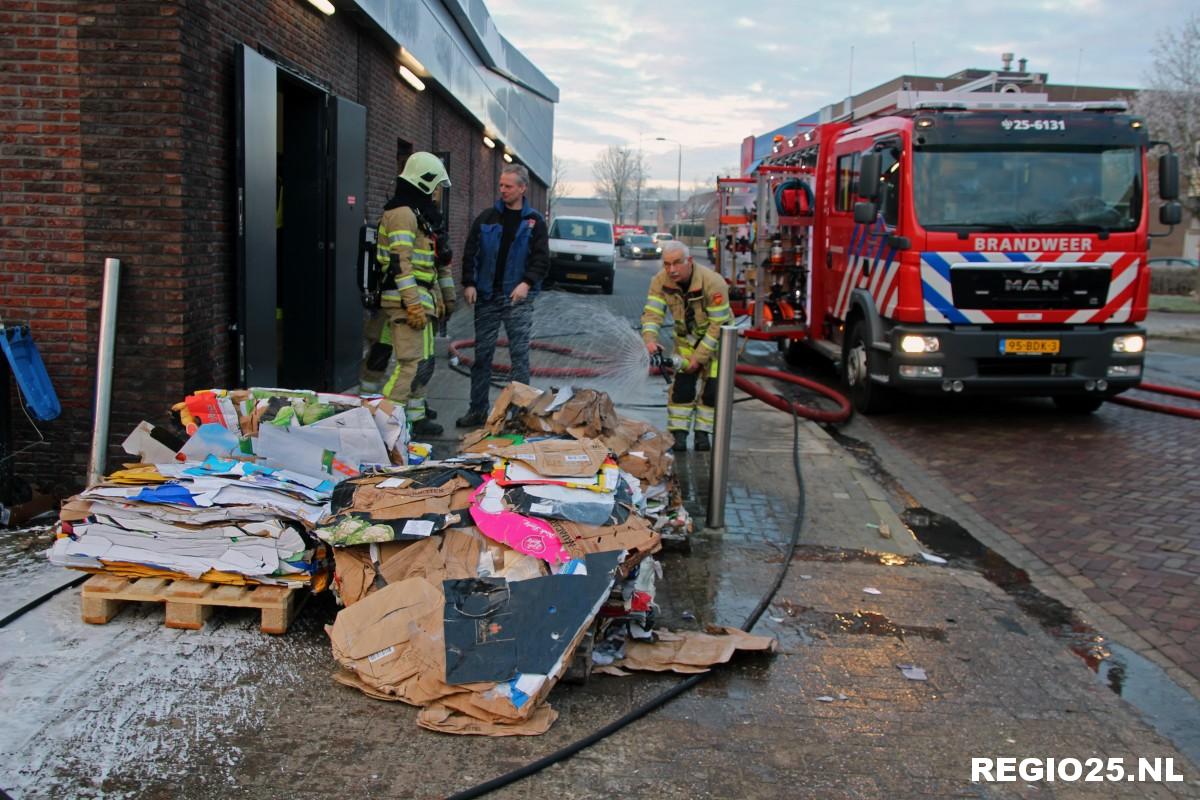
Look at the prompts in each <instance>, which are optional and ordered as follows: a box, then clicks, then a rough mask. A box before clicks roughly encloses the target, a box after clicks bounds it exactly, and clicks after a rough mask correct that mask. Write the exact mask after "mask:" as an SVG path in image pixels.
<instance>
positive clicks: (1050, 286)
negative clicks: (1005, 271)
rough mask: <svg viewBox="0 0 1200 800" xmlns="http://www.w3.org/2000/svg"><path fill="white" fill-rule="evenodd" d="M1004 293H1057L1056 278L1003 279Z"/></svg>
mask: <svg viewBox="0 0 1200 800" xmlns="http://www.w3.org/2000/svg"><path fill="white" fill-rule="evenodd" d="M1004 291H1006V292H1057V291H1058V278H1026V279H1022V278H1017V279H1016V280H1009V279H1008V278H1005V279H1004Z"/></svg>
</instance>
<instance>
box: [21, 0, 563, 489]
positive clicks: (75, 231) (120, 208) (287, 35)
mask: <svg viewBox="0 0 1200 800" xmlns="http://www.w3.org/2000/svg"><path fill="white" fill-rule="evenodd" d="M0 42H2V43H0V71H2V73H3V79H2V80H0V106H2V107H4V108H5V112H6V113H5V114H4V115H3V117H2V118H0V188H2V189H3V201H2V203H0V216H2V220H0V222H2V223H3V229H4V230H3V233H2V234H0V237H2V238H0V247H2V248H3V263H0V287H3V292H2V294H3V300H0V314H3V317H4V319H5V320H6V321H8V322H10V323H11V322H14V321H22V320H26V319H28V320H31V321H32V323H33V330H34V335H35V337H36V338H37V341H38V344H39V347H40V348H41V351H42V354H43V356H44V358H45V360H46V363H47V369H48V371H49V372H50V375H51V377H52V379H53V381H54V383H55V388H56V390H57V392H58V394H59V396H60V399H61V400H62V402H63V406H64V413H63V416H62V417H61V418H60V419H59V420H56V421H54V422H52V423H47V424H45V425H44V426H43V428H44V430H45V432H46V435H47V437H48V438H49V439H50V441H51V446H49V447H41V448H36V449H33V450H30V451H28V452H27V453H24V454H22V455H21V456H20V457H19V460H18V461H17V469H16V472H17V473H18V474H20V475H22V476H24V477H27V478H30V479H34V480H35V481H36V482H38V483H42V484H58V485H59V486H60V487H63V488H66V487H72V486H74V485H77V484H78V483H79V482H80V481H82V478H83V475H84V472H85V469H86V463H87V457H88V453H87V449H88V443H89V442H90V437H91V422H92V420H91V404H92V393H93V391H94V381H95V375H94V373H95V366H94V365H95V362H96V345H95V339H96V336H97V328H98V322H99V303H100V283H101V281H100V279H101V274H102V270H103V263H104V259H105V258H106V257H114V258H119V259H120V260H121V264H122V281H121V287H120V303H119V315H118V343H117V348H116V354H115V371H114V375H113V401H112V418H111V422H110V431H111V434H112V435H111V442H112V443H113V447H112V448H111V449H110V457H111V458H110V463H113V464H115V463H119V457H120V454H119V452H118V450H119V449H118V448H117V447H116V446H115V444H116V443H118V442H120V441H121V440H122V439H123V438H124V437H125V435H126V434H127V433H128V432H129V430H131V429H132V428H133V427H134V426H135V425H136V424H137V422H138V421H139V420H141V419H148V420H150V421H152V422H156V423H161V422H166V421H168V419H169V408H170V406H171V405H172V404H173V403H175V402H178V401H179V400H180V399H182V397H183V395H184V394H186V393H187V392H188V391H191V390H193V389H197V388H204V387H210V386H230V385H233V382H234V381H235V379H236V368H237V363H236V354H235V350H234V338H233V335H232V332H231V330H230V325H231V324H232V323H233V322H234V321H235V316H236V302H235V292H236V288H237V287H236V285H235V282H236V265H235V263H234V247H235V240H234V233H235V232H234V223H235V220H234V213H235V208H234V192H235V188H234V187H235V176H234V174H233V164H234V148H235V131H234V129H233V126H234V105H235V98H236V94H235V92H234V59H235V48H236V45H237V44H239V43H245V44H246V45H248V46H249V47H251V48H254V49H257V50H258V51H259V52H263V53H265V54H271V55H273V57H276V58H277V59H278V60H280V61H281V62H283V63H285V64H289V65H291V66H293V67H294V68H296V69H298V70H300V71H302V72H304V73H306V74H307V75H309V76H311V77H313V78H314V79H315V80H316V81H318V82H319V83H322V84H323V85H325V86H327V87H328V88H329V90H330V91H332V92H334V93H335V94H338V95H340V96H342V97H345V98H347V99H350V100H353V101H355V102H357V103H360V104H362V105H364V106H365V107H366V108H367V170H368V174H367V197H366V208H365V209H364V211H365V213H366V215H367V218H368V219H372V220H373V219H375V218H377V217H378V215H379V214H380V212H381V211H382V208H383V204H384V203H385V202H386V200H387V198H388V197H390V196H391V192H392V187H393V185H394V181H395V176H396V166H397V165H396V143H397V139H398V138H403V139H405V140H407V141H410V142H412V143H413V145H414V147H415V148H416V149H428V150H434V151H437V150H446V151H449V152H450V153H451V155H450V176H451V181H452V183H453V187H452V190H451V209H450V220H451V231H452V242H451V243H452V245H453V247H454V249H455V250H456V251H461V247H462V242H463V239H464V238H465V236H466V233H467V228H468V226H469V224H470V220H471V219H472V218H473V217H474V215H475V214H476V213H478V212H479V211H480V210H481V209H482V208H484V207H485V206H487V205H489V204H490V203H492V202H493V201H494V199H495V186H496V181H497V179H498V176H499V168H500V166H501V164H502V161H501V155H500V153H499V151H496V150H490V149H488V148H487V147H485V146H484V145H483V141H482V132H481V130H480V128H479V126H478V123H476V122H475V121H474V120H470V119H468V118H466V117H464V116H463V115H462V114H461V113H459V112H458V111H457V109H456V108H455V107H454V106H453V105H452V103H451V102H450V101H449V100H447V99H446V98H444V97H441V96H440V95H439V94H438V92H437V91H436V90H433V89H432V88H431V89H429V90H426V91H425V92H420V93H418V92H414V91H413V90H412V89H411V88H410V87H409V86H408V85H407V84H405V83H404V82H403V81H402V80H401V79H400V78H399V77H398V76H397V74H396V69H395V60H394V54H393V51H392V49H391V47H390V46H389V45H388V44H387V43H386V42H383V41H380V40H379V39H378V38H377V37H376V35H375V34H374V33H372V32H369V31H366V30H363V29H360V28H359V27H358V26H357V24H356V23H355V21H354V20H353V18H352V17H351V15H348V14H342V13H339V14H334V15H333V16H332V17H326V16H324V15H323V14H321V13H319V12H317V11H316V10H315V9H313V8H312V7H311V6H310V5H309V4H307V3H304V2H300V1H299V0H253V1H252V0H175V1H174V2H159V1H158V0H123V1H122V2H121V3H111V2H109V3H100V2H80V1H79V0H76V1H75V2H71V1H70V0H57V1H55V0H28V1H27V2H9V3H6V4H5V6H4V8H3V10H0ZM539 192H540V193H541V194H540V195H539ZM535 197H544V187H541V186H534V187H531V192H530V198H531V202H534V198H535ZM540 202H543V201H542V200H538V201H536V202H535V205H537V204H538V203H540ZM455 271H456V275H457V274H458V269H457V265H456V270H455ZM13 427H14V439H15V442H14V443H15V445H16V446H22V445H24V444H28V442H29V441H30V440H31V438H33V431H32V429H30V428H29V427H28V425H27V424H26V423H24V422H23V417H20V416H19V412H17V416H15V417H14V425H13Z"/></svg>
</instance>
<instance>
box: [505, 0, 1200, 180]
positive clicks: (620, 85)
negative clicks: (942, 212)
mask: <svg viewBox="0 0 1200 800" xmlns="http://www.w3.org/2000/svg"><path fill="white" fill-rule="evenodd" d="M486 3H487V7H488V10H489V11H490V12H491V14H492V18H493V20H494V21H495V23H496V27H497V29H498V30H499V32H500V33H501V35H503V36H504V37H505V38H506V39H508V40H509V41H510V42H512V44H513V45H515V46H516V47H517V48H518V49H520V50H521V52H523V53H524V54H525V55H526V56H527V57H528V58H529V59H530V60H531V61H532V62H533V63H534V64H535V65H536V66H537V67H538V68H539V69H540V70H541V71H542V72H543V73H545V74H546V76H547V77H548V78H549V79H550V80H551V81H553V82H554V83H555V84H557V86H558V88H559V92H560V98H559V103H558V104H557V105H556V106H555V109H554V154H555V156H557V157H558V158H561V159H563V161H564V169H563V179H564V181H565V182H566V183H567V187H566V189H565V191H564V192H563V194H564V196H579V197H590V196H593V195H594V194H595V192H594V188H593V185H594V180H593V178H592V166H591V165H592V162H593V161H594V160H595V158H596V157H597V155H598V154H599V153H600V151H602V150H603V149H604V148H606V147H607V146H608V145H610V144H615V145H623V146H626V147H631V148H634V149H637V148H639V147H640V148H641V150H642V152H643V153H644V155H645V157H646V161H647V164H648V166H649V173H650V180H649V182H648V183H649V185H650V186H652V187H655V188H657V189H658V190H659V196H661V197H664V198H666V199H674V197H675V192H676V184H677V176H678V177H679V181H678V182H680V183H682V192H683V196H684V197H686V196H687V195H688V194H689V193H690V190H692V189H693V188H696V187H699V186H706V185H707V179H708V178H710V177H713V176H715V175H717V174H718V173H721V174H724V173H725V172H727V171H728V170H729V169H734V168H736V167H737V165H738V162H739V152H740V145H741V141H742V139H744V138H745V137H746V136H749V135H752V134H753V135H758V134H762V133H766V132H768V131H770V130H773V129H775V128H777V127H779V126H781V125H784V124H786V123H788V122H791V121H792V120H795V119H798V118H800V117H803V116H806V115H807V114H809V113H811V112H813V111H816V110H818V109H820V108H821V107H823V106H826V105H828V104H830V103H833V102H838V101H840V100H842V99H843V98H844V97H846V96H847V95H848V94H849V93H850V91H849V90H850V89H851V88H852V89H853V91H854V92H856V93H857V92H861V91H864V90H866V89H869V88H871V87H873V86H876V85H878V84H880V83H883V82H885V81H888V80H890V79H892V78H894V77H897V76H898V75H901V74H917V75H934V76H946V75H949V74H952V73H954V72H957V71H959V70H961V69H966V68H971V67H979V68H985V69H1000V68H1001V66H1002V65H1001V61H1000V54H1001V53H1014V54H1015V57H1016V58H1027V59H1029V61H1028V66H1027V69H1028V70H1029V71H1033V72H1047V73H1049V76H1050V78H1049V79H1050V82H1051V83H1076V82H1078V83H1080V84H1083V85H1093V86H1117V87H1132V88H1137V87H1141V86H1144V85H1145V84H1146V81H1147V78H1148V77H1149V72H1150V68H1151V65H1152V61H1153V50H1154V45H1155V40H1156V37H1157V35H1158V33H1159V31H1160V30H1162V29H1164V28H1165V27H1167V26H1169V25H1172V24H1178V23H1179V22H1180V21H1181V20H1182V19H1184V18H1185V17H1186V16H1187V14H1188V13H1189V12H1190V11H1192V10H1193V9H1194V8H1195V6H1194V2H1193V0H1009V1H1008V2H1005V3H998V2H994V0H992V1H991V2H981V1H980V0H957V2H949V1H948V0H913V2H911V3H904V4H901V3H897V4H894V5H885V4H882V3H879V2H877V0H876V1H874V2H867V1H864V0H842V1H841V2H829V1H827V0H812V2H808V3H799V2H795V0H754V2H744V1H742V2H739V0H655V2H640V3H639V2H631V1H630V0H486ZM851 48H853V60H852V59H851ZM1015 66H1016V64H1015V61H1014V68H1015ZM1077 75H1078V81H1077V80H1076V76H1077ZM657 137H664V138H666V139H670V140H673V141H658V140H657ZM677 143H678V144H677Z"/></svg>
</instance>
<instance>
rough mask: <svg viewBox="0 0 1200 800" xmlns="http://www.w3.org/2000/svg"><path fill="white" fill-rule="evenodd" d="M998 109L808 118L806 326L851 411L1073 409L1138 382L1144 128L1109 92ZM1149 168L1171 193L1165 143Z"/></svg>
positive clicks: (949, 107)
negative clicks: (907, 399)
mask: <svg viewBox="0 0 1200 800" xmlns="http://www.w3.org/2000/svg"><path fill="white" fill-rule="evenodd" d="M990 105H991V106H1002V105H1004V104H1000V103H992V104H990ZM1009 105H1010V106H1011V107H996V108H991V107H985V108H972V109H968V108H966V107H965V106H963V105H962V104H956V103H936V102H931V103H928V104H924V105H922V104H917V105H916V106H915V107H913V108H911V109H910V112H909V113H905V114H903V115H894V116H883V117H879V118H871V119H865V120H863V121H861V122H860V123H854V122H848V123H846V122H843V123H833V124H829V125H824V126H822V127H821V130H820V131H819V132H818V138H819V139H820V144H819V148H818V153H819V155H818V157H817V158H818V162H817V169H816V181H815V184H816V189H817V193H818V197H817V203H816V206H817V216H816V221H815V230H814V239H815V241H814V256H815V258H814V260H813V267H812V270H813V276H812V280H811V284H810V294H809V304H810V305H809V319H810V320H811V322H810V326H811V328H812V330H811V331H810V338H812V339H813V340H824V341H825V342H826V343H827V345H832V346H834V347H836V348H838V349H839V351H840V357H841V359H840V360H841V363H842V368H843V373H844V375H845V378H846V381H847V383H848V385H849V387H850V390H851V395H852V399H853V400H854V403H855V405H856V407H858V409H859V410H860V411H864V412H871V411H877V410H882V409H883V408H884V407H886V405H887V403H888V400H889V399H890V395H891V393H892V392H893V391H894V390H896V389H901V390H904V391H908V392H918V393H920V392H953V393H959V392H967V393H972V394H974V393H1015V394H1025V395H1044V396H1049V397H1052V398H1054V400H1055V402H1056V403H1058V404H1059V405H1060V406H1061V407H1063V408H1065V409H1068V410H1075V411H1091V410H1094V409H1095V408H1097V407H1099V405H1100V404H1101V403H1102V402H1103V401H1104V399H1105V398H1107V397H1110V396H1112V395H1115V394H1117V393H1119V392H1121V391H1124V390H1125V389H1128V388H1131V387H1133V386H1136V385H1137V384H1138V383H1139V382H1140V380H1141V374H1142V361H1143V351H1144V345H1145V332H1144V330H1143V329H1142V328H1141V327H1140V326H1138V325H1137V323H1138V322H1139V321H1140V320H1142V319H1144V318H1145V314H1146V302H1147V296H1148V292H1149V275H1148V272H1147V269H1146V250H1147V243H1148V236H1149V230H1148V216H1149V201H1148V192H1147V191H1146V167H1147V150H1148V148H1149V146H1150V142H1149V139H1148V137H1147V134H1146V130H1145V128H1144V125H1143V123H1142V121H1141V120H1140V119H1139V118H1137V117H1134V116H1131V115H1129V114H1127V113H1121V111H1120V110H1119V109H1118V108H1117V107H1116V106H1114V105H1113V104H1084V103H1040V104H1039V103H1036V102H1032V103H1031V102H1029V101H1028V100H1026V101H1023V102H1022V104H1021V105H1017V104H1009ZM1089 106H1093V107H1089ZM1160 169H1161V171H1162V180H1161V181H1160V187H1161V189H1162V190H1163V191H1161V192H1160V194H1162V196H1163V197H1164V199H1174V196H1173V195H1172V192H1177V183H1178V179H1177V177H1175V176H1174V175H1172V174H1169V173H1171V171H1172V170H1174V169H1175V166H1174V160H1173V157H1172V156H1164V157H1163V159H1162V160H1160ZM1172 206H1173V204H1168V205H1167V206H1164V207H1163V216H1162V218H1161V220H1160V221H1161V222H1163V223H1166V224H1173V222H1174V221H1177V217H1178V207H1177V206H1175V207H1174V208H1172Z"/></svg>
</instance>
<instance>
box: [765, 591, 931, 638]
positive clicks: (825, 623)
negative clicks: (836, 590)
mask: <svg viewBox="0 0 1200 800" xmlns="http://www.w3.org/2000/svg"><path fill="white" fill-rule="evenodd" d="M772 607H773V609H774V613H775V614H776V615H781V616H783V618H784V619H790V620H794V621H795V622H797V623H798V624H799V625H801V626H805V627H807V628H808V629H809V630H810V631H813V630H818V631H824V632H825V633H848V634H851V635H860V634H867V635H870V636H891V637H894V638H896V639H906V638H914V639H929V640H932V641H935V642H944V641H946V631H945V629H944V628H933V627H927V626H924V625H898V624H896V623H895V622H893V621H892V620H890V619H888V618H887V617H885V616H884V615H883V614H877V613H875V612H874V611H844V612H840V613H838V612H831V611H816V610H814V609H813V608H811V607H810V606H803V605H800V604H798V603H796V602H795V601H793V600H789V599H788V598H786V597H785V598H782V599H780V600H776V601H775V602H774V603H772Z"/></svg>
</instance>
